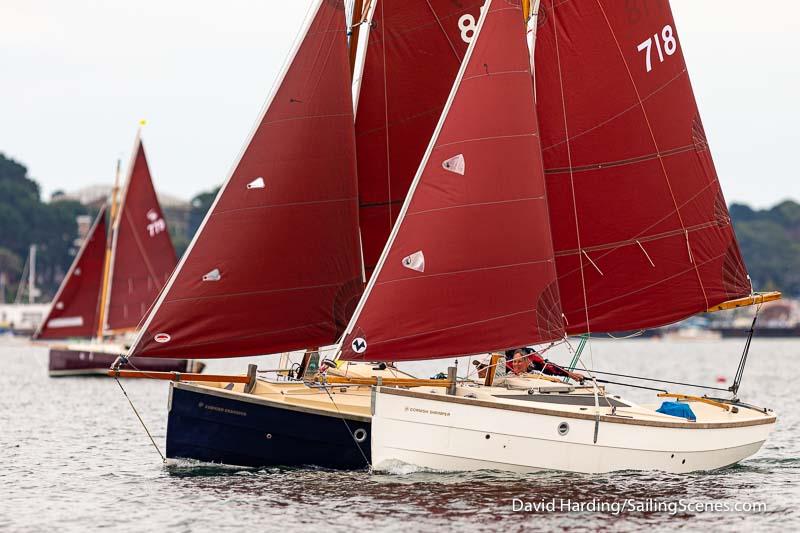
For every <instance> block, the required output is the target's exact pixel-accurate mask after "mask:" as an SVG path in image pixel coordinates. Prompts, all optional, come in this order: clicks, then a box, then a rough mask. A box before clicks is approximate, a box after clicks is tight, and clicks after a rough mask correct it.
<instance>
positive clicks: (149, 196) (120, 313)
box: [105, 136, 176, 331]
mask: <svg viewBox="0 0 800 533" xmlns="http://www.w3.org/2000/svg"><path fill="white" fill-rule="evenodd" d="M113 239H114V241H113V249H112V256H111V257H112V259H111V265H112V267H111V278H110V281H109V294H108V304H107V307H106V322H105V327H106V329H108V330H111V331H117V330H125V329H133V328H135V327H136V326H137V325H138V324H139V322H140V321H141V319H142V318H143V317H144V314H145V313H146V312H147V310H148V309H149V307H150V305H151V304H152V303H153V301H154V300H155V299H156V296H158V293H159V292H160V291H161V288H162V287H163V286H164V284H165V283H166V282H167V278H169V275H170V274H171V273H172V271H173V270H174V269H175V263H176V259H175V249H174V248H173V247H172V240H171V239H170V236H169V232H168V231H167V223H166V221H165V219H164V214H163V213H162V211H161V206H160V205H159V203H158V198H157V197H156V191H155V189H154V188H153V181H152V179H151V177H150V169H149V168H148V165H147V158H146V156H145V153H144V146H142V142H141V139H140V138H139V137H138V136H137V138H136V145H135V147H134V153H133V159H132V163H131V168H130V169H129V174H128V180H127V182H126V185H125V189H124V190H123V193H122V198H121V201H120V208H119V213H118V215H117V221H116V223H115V227H114V237H113Z"/></svg>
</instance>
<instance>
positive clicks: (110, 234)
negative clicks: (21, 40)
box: [97, 159, 122, 340]
mask: <svg viewBox="0 0 800 533" xmlns="http://www.w3.org/2000/svg"><path fill="white" fill-rule="evenodd" d="M121 166H122V162H121V160H120V159H117V172H116V176H115V177H114V188H113V189H111V214H110V215H109V225H108V230H107V233H106V257H105V262H104V263H103V284H102V286H101V289H100V307H99V309H98V314H97V316H98V320H97V339H98V340H102V338H103V333H104V330H105V326H106V325H105V316H106V306H107V305H108V289H109V287H108V278H109V274H110V269H111V253H112V248H113V238H114V224H115V222H116V217H117V207H118V206H117V193H118V191H119V173H120V167H121Z"/></svg>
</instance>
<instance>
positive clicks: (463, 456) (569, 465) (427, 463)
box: [372, 388, 775, 473]
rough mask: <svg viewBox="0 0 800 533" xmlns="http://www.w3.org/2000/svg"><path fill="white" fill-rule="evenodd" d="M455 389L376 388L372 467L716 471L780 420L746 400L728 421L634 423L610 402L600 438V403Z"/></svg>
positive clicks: (754, 446)
mask: <svg viewBox="0 0 800 533" xmlns="http://www.w3.org/2000/svg"><path fill="white" fill-rule="evenodd" d="M449 398H450V399H452V398H453V397H446V396H445V397H442V398H436V395H432V394H419V393H416V394H415V393H410V394H409V393H408V392H400V393H398V392H391V391H387V389H385V388H383V389H381V391H380V392H378V393H377V394H376V395H375V403H374V411H375V413H374V416H373V421H372V427H373V431H372V459H373V465H374V468H375V469H376V470H390V471H391V470H393V469H394V467H395V466H396V465H398V464H399V463H407V464H410V465H415V466H418V467H422V468H426V469H432V470H440V471H465V470H483V469H491V470H506V471H513V472H535V471H539V470H561V471H568V472H584V473H602V472H612V471H618V470H659V471H665V472H675V473H681V472H693V471H699V470H713V469H717V468H722V467H725V466H728V465H731V464H734V463H736V462H738V461H741V460H742V459H745V458H747V457H749V456H751V455H753V454H754V453H756V452H757V451H758V450H759V448H760V447H761V445H762V444H763V443H764V441H765V440H766V438H767V436H768V434H769V433H770V431H771V430H772V428H773V427H774V425H775V417H774V415H773V414H771V413H770V414H763V413H760V412H757V411H751V410H749V409H742V411H746V412H744V413H742V412H740V413H739V414H733V413H724V412H722V410H720V411H721V413H720V414H719V415H717V414H716V413H714V414H712V416H717V418H726V417H727V418H730V420H728V421H725V420H721V421H720V422H716V423H700V422H698V423H688V422H681V420H682V419H680V418H675V417H667V416H666V415H663V416H664V417H665V418H664V421H663V422H662V421H661V420H660V419H661V416H662V415H658V414H657V413H654V415H655V416H654V417H650V418H651V420H644V419H642V420H639V422H641V425H640V424H637V423H635V421H634V419H635V418H636V416H635V415H634V417H628V416H627V415H626V418H622V417H619V420H620V422H615V421H611V420H610V419H611V418H612V417H610V416H609V415H610V410H609V411H608V412H605V413H604V414H603V416H602V417H601V421H600V423H599V425H597V441H596V442H595V438H594V435H595V427H596V422H595V420H594V415H593V412H594V407H591V408H589V409H588V410H585V411H583V412H578V413H576V412H574V411H570V410H564V411H562V412H561V413H558V412H557V411H552V413H553V414H540V413H534V412H531V409H529V408H528V407H527V406H525V407H521V406H520V405H515V404H522V403H527V404H531V402H503V404H504V405H511V406H512V408H510V409H509V408H503V407H502V406H499V407H498V406H486V404H487V403H491V402H480V401H474V402H471V401H470V400H467V399H464V398H455V400H456V401H452V400H450V401H448V399H449ZM472 404H475V405H472ZM477 404H481V405H477ZM537 405H539V406H541V404H537ZM520 407H521V409H520ZM550 407H552V406H550ZM692 407H693V409H695V410H696V411H698V419H700V412H704V411H705V410H706V408H708V409H710V410H713V409H718V410H719V408H716V407H713V406H707V405H704V404H700V405H696V404H692ZM533 410H539V411H546V409H536V408H534V409H533ZM601 410H602V408H601ZM625 410H626V409H618V410H617V411H618V413H620V414H622V413H623V412H624V411H625ZM630 410H631V411H632V412H636V411H641V410H643V408H640V407H632V408H631V409H630ZM650 412H652V411H650ZM589 413H592V414H589ZM753 415H754V416H753ZM745 418H746V419H747V420H745ZM670 419H671V420H670ZM672 420H674V421H678V422H672ZM563 422H566V423H567V424H568V425H569V430H568V431H567V433H566V434H565V435H563V436H562V435H560V434H559V431H558V427H559V424H561V423H563ZM671 426H672V427H671Z"/></svg>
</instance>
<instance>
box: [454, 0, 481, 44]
mask: <svg viewBox="0 0 800 533" xmlns="http://www.w3.org/2000/svg"><path fill="white" fill-rule="evenodd" d="M485 11H486V5H482V6H481V13H480V15H478V16H479V17H480V16H481V15H483V13H484V12H485ZM458 29H459V30H461V40H462V41H464V42H465V43H467V44H469V43H471V42H472V39H473V38H474V37H475V30H477V29H478V22H477V21H476V20H475V17H473V16H472V15H461V17H460V18H459V19H458Z"/></svg>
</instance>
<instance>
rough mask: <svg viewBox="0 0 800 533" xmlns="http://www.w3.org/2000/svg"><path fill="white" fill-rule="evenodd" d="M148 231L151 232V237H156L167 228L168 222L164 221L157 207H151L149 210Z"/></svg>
mask: <svg viewBox="0 0 800 533" xmlns="http://www.w3.org/2000/svg"><path fill="white" fill-rule="evenodd" d="M146 216H147V222H148V224H147V233H149V234H150V237H155V236H156V235H158V234H159V233H161V232H162V231H164V230H166V229H167V223H166V222H165V221H164V219H163V218H162V217H160V216H159V215H158V211H156V210H155V209H151V210H150V211H148V212H147V215H146Z"/></svg>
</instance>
